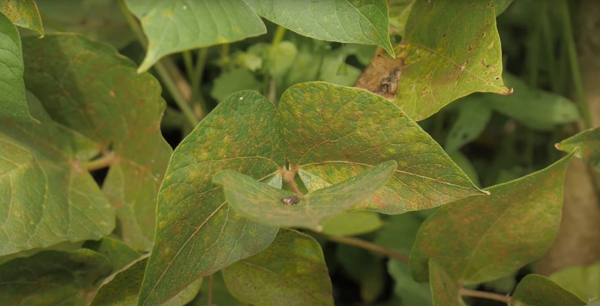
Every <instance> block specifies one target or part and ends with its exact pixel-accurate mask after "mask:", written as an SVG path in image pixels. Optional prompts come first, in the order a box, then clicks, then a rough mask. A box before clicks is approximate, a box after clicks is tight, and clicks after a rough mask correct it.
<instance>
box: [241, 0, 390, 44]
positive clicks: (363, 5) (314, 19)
mask: <svg viewBox="0 0 600 306" xmlns="http://www.w3.org/2000/svg"><path fill="white" fill-rule="evenodd" d="M246 2H247V3H248V5H250V7H251V8H252V9H253V10H254V11H255V12H256V13H257V14H258V15H260V16H262V17H264V18H266V19H268V20H270V21H272V22H274V23H276V24H279V25H282V26H284V27H286V28H288V29H290V30H292V31H294V32H296V33H298V34H301V35H304V36H308V37H312V38H315V39H319V40H327V41H337V42H344V43H360V44H369V45H378V46H380V47H382V48H384V49H385V50H386V51H387V52H388V53H389V54H390V55H391V56H394V50H393V48H392V44H391V42H390V39H389V36H388V31H389V29H388V28H389V24H388V8H387V4H386V2H385V1H383V0H366V1H365V0H363V1H355V0H331V1H314V0H301V1H296V0H286V1H281V0H266V1H265V0H246Z"/></svg>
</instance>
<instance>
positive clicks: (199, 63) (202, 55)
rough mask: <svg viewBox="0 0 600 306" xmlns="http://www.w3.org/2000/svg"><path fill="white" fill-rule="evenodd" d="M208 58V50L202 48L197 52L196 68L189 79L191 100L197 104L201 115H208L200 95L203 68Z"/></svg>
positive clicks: (204, 102)
mask: <svg viewBox="0 0 600 306" xmlns="http://www.w3.org/2000/svg"><path fill="white" fill-rule="evenodd" d="M207 58H208V48H202V49H200V50H198V59H197V60H196V66H194V71H193V73H192V75H191V77H190V82H191V83H192V99H191V101H192V102H194V103H198V105H199V106H200V109H201V110H202V113H203V114H208V107H207V106H206V101H205V100H204V97H203V96H202V93H201V86H202V79H203V77H204V67H206V59H207Z"/></svg>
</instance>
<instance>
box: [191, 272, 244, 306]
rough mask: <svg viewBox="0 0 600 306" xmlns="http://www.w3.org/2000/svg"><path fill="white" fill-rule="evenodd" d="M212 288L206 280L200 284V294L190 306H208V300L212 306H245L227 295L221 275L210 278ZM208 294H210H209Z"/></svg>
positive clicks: (216, 274)
mask: <svg viewBox="0 0 600 306" xmlns="http://www.w3.org/2000/svg"><path fill="white" fill-rule="evenodd" d="M211 277H212V286H211V283H210V282H209V281H208V279H207V280H206V281H205V282H202V288H200V293H198V296H197V297H196V298H195V299H194V302H193V303H192V304H191V305H192V306H205V305H208V304H209V303H208V298H209V295H210V298H211V300H212V303H213V305H227V306H246V305H247V304H246V303H242V302H241V301H240V300H238V299H236V298H235V297H233V296H232V295H231V293H229V290H228V289H227V286H226V285H225V281H224V280H223V273H221V272H217V273H215V274H213V275H212V276H211ZM209 292H210V293H209Z"/></svg>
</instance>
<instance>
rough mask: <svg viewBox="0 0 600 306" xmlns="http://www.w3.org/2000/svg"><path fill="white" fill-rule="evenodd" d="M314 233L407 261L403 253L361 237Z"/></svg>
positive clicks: (330, 239)
mask: <svg viewBox="0 0 600 306" xmlns="http://www.w3.org/2000/svg"><path fill="white" fill-rule="evenodd" d="M314 235H316V236H319V237H322V238H324V239H327V240H329V241H333V242H339V243H343V244H347V245H353V246H356V247H359V248H362V249H365V250H369V251H373V252H376V253H380V254H383V255H385V256H387V257H390V258H394V259H397V260H399V261H401V262H404V263H408V257H406V256H404V254H401V253H398V252H396V251H394V250H391V249H388V248H384V247H381V246H378V245H376V244H374V243H371V242H368V241H365V240H362V239H358V238H353V237H342V236H330V235H325V234H320V233H315V234H314Z"/></svg>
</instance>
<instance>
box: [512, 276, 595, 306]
mask: <svg viewBox="0 0 600 306" xmlns="http://www.w3.org/2000/svg"><path fill="white" fill-rule="evenodd" d="M511 300H512V303H514V305H518V306H548V305H560V306H583V305H587V304H588V303H587V302H584V301H582V300H581V299H580V298H578V297H577V296H576V295H574V294H573V293H571V292H569V291H567V290H565V289H564V288H562V287H560V286H559V285H557V284H555V283H554V282H553V281H551V280H550V279H548V278H546V277H544V276H542V275H537V274H529V275H527V276H525V277H524V278H523V279H522V280H521V282H519V284H518V285H517V288H516V289H515V292H514V294H513V296H512V298H511Z"/></svg>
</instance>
